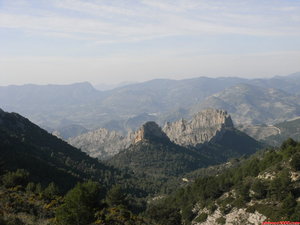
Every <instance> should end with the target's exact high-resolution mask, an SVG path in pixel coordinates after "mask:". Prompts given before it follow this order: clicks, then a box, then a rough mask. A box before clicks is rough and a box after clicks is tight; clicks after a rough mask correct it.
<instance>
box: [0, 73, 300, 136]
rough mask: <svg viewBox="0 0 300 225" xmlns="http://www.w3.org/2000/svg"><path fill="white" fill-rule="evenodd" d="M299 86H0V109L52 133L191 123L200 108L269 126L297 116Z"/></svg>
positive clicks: (282, 79) (251, 82) (267, 82)
mask: <svg viewBox="0 0 300 225" xmlns="http://www.w3.org/2000/svg"><path fill="white" fill-rule="evenodd" d="M299 83H300V73H295V74H292V75H289V76H276V77H273V78H265V79H243V78H235V77H224V78H207V77H199V78H193V79H186V80H166V79H157V80H151V81H147V82H143V83H135V84H130V85H126V86H123V87H118V88H115V89H112V90H107V91H99V90H96V89H95V88H93V86H92V85H91V84H89V83H87V82H86V83H78V84H71V85H23V86H5V87H0V106H1V107H2V108H3V109H4V110H6V111H14V112H19V113H21V114H22V115H25V116H26V117H28V118H29V119H31V120H32V121H33V122H35V123H37V124H38V125H40V126H42V127H44V128H46V129H47V130H49V131H57V132H58V133H62V132H60V130H63V129H65V127H68V126H73V125H77V126H82V127H84V128H85V129H88V130H94V129H99V128H107V129H109V130H118V131H121V132H125V133H126V132H127V130H135V129H137V128H138V127H140V126H141V125H142V124H143V123H145V122H146V121H149V120H153V121H156V122H157V123H158V124H159V125H163V124H164V123H165V122H167V121H171V122H173V121H176V120H178V119H180V118H182V117H183V118H191V117H192V115H193V114H194V113H195V112H196V111H199V109H203V108H205V107H209V108H212V107H217V108H220V109H223V108H224V109H226V110H227V111H228V112H229V113H230V114H231V115H232V118H233V121H234V123H236V124H240V123H247V124H257V123H268V124H273V123H277V122H281V121H284V120H285V119H291V118H292V117H295V116H299V100H298V99H297V95H298V94H299V91H298V86H299ZM269 100H270V101H269ZM241 101H243V104H242V105H241V104H240V102H241ZM250 110H251V111H253V112H254V113H253V115H250V114H249V112H250ZM283 110H284V111H283ZM247 112H248V113H247ZM77 134H78V133H75V134H74V135H77ZM67 136H69V135H67Z"/></svg>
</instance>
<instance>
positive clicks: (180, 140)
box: [163, 109, 233, 146]
mask: <svg viewBox="0 0 300 225" xmlns="http://www.w3.org/2000/svg"><path fill="white" fill-rule="evenodd" d="M226 128H233V123H232V120H231V117H230V115H228V114H227V112H226V111H223V110H216V109H206V110H204V111H201V112H199V113H197V114H196V115H194V117H193V118H192V119H191V120H189V121H186V120H184V119H181V120H179V121H176V122H173V123H166V125H165V126H164V128H163V131H164V132H165V133H166V134H167V136H168V137H169V138H170V139H171V141H173V142H175V143H176V144H178V145H182V146H197V145H199V144H202V143H204V142H208V141H210V140H212V139H213V138H218V136H219V135H222V132H223V130H224V129H226Z"/></svg>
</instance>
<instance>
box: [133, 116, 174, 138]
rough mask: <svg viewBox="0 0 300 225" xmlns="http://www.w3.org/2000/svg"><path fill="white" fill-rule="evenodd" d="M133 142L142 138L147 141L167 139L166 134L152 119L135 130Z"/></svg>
mask: <svg viewBox="0 0 300 225" xmlns="http://www.w3.org/2000/svg"><path fill="white" fill-rule="evenodd" d="M134 136H135V138H134V140H133V143H134V144H135V143H138V142H140V141H143V140H148V141H157V140H159V141H169V138H168V136H167V135H166V134H165V133H164V132H163V131H162V129H161V128H160V127H159V126H158V125H157V124H156V123H155V122H153V121H150V122H147V123H145V124H143V125H142V127H141V128H140V129H138V130H137V131H136V132H135V135H134Z"/></svg>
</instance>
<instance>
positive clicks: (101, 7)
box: [0, 0, 300, 43]
mask: <svg viewBox="0 0 300 225" xmlns="http://www.w3.org/2000/svg"><path fill="white" fill-rule="evenodd" d="M132 2H133V1H132ZM46 3H47V4H49V6H50V7H49V8H51V7H52V8H53V7H54V8H55V7H56V10H54V9H52V10H50V9H48V11H47V9H40V8H34V7H33V6H31V7H30V6H28V5H25V6H24V5H23V4H19V5H18V6H19V9H18V10H19V11H20V10H22V9H23V8H22V7H24V9H23V13H21V14H20V12H19V11H18V13H16V12H15V11H14V10H15V7H16V6H15V7H14V8H13V9H14V10H12V9H11V8H8V9H6V10H0V27H2V28H13V29H18V30H22V31H24V32H32V31H34V33H35V34H38V32H40V33H41V34H42V35H49V36H50V37H53V36H55V37H62V38H74V39H79V40H80V39H86V40H95V43H117V42H126V41H128V42H133V41H141V40H150V39H155V38H160V37H165V36H177V35H190V36H193V35H195V36H197V35H203V34H245V35H258V36H264V35H268V36H270V35H273V36H276V35H297V36H299V35H300V29H299V27H300V22H299V13H300V10H299V8H297V7H294V6H288V5H284V6H282V7H279V6H278V7H277V8H276V9H281V10H282V13H281V14H278V13H277V14H276V13H273V11H274V9H267V8H266V6H264V5H262V6H261V8H263V10H261V9H260V7H257V6H256V5H255V4H249V3H248V4H246V3H247V2H243V1H242V2H241V3H237V1H233V2H232V1H229V2H227V3H224V2H218V1H214V2H211V1H194V0H177V1H163V2H162V1H158V0H143V1H140V2H139V3H132V4H125V3H124V1H114V2H111V1H109V3H108V2H106V1H83V0H81V1H80V0H60V1H46ZM234 3H236V4H234ZM36 4H38V2H37V3H36ZM51 4H52V5H51ZM256 4H257V3H256ZM232 6H236V7H232ZM28 7H29V9H30V10H27V9H28ZM247 7H249V9H248V10H249V13H243V10H245V8H247ZM61 9H64V10H69V11H70V12H72V11H75V12H80V13H83V14H82V15H77V16H76V14H72V13H71V14H68V13H65V12H61V11H59V10H61ZM1 11H2V12H1ZM38 11H41V12H40V13H38ZM45 11H46V12H45ZM27 12H29V13H27ZM30 12H31V13H30ZM32 12H36V13H32ZM285 12H286V13H285ZM291 12H292V13H291ZM266 14H267V15H266ZM42 15H44V16H42ZM291 21H293V23H291ZM83 36H84V37H83Z"/></svg>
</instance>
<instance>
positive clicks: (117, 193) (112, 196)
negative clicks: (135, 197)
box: [106, 185, 127, 207]
mask: <svg viewBox="0 0 300 225" xmlns="http://www.w3.org/2000/svg"><path fill="white" fill-rule="evenodd" d="M106 202H107V204H108V205H109V206H111V207H113V206H118V205H123V206H126V205H127V202H126V195H125V194H124V193H123V191H122V188H121V186H120V185H116V186H114V187H112V188H111V189H110V190H109V191H108V192H107V195H106Z"/></svg>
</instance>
